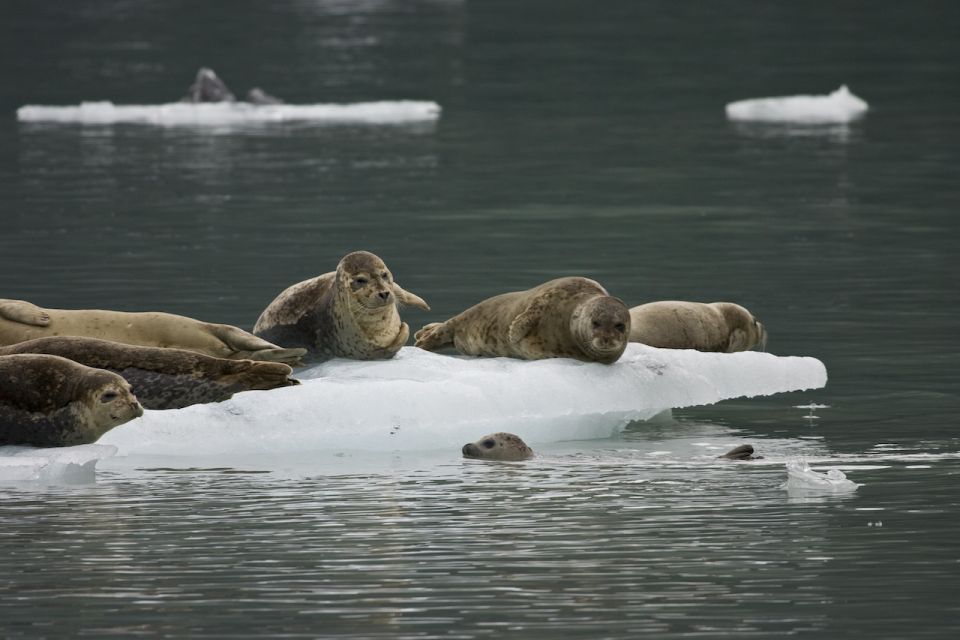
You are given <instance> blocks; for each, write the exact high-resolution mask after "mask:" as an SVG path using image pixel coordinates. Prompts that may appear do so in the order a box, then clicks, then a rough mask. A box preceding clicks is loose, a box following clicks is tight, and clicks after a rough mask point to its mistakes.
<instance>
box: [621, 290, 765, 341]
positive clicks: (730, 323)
mask: <svg viewBox="0 0 960 640" xmlns="http://www.w3.org/2000/svg"><path fill="white" fill-rule="evenodd" d="M630 342H640V343H642V344H645V345H649V346H651V347H659V348H661V349H696V350H697V351H718V352H722V353H733V352H735V351H747V350H749V349H753V348H754V347H757V346H759V347H760V348H761V349H765V348H766V345H767V331H766V329H764V327H763V325H762V324H761V323H760V322H758V321H757V319H756V318H755V317H754V316H753V314H752V313H750V312H749V311H747V310H746V309H745V308H743V307H741V306H740V305H738V304H734V303H732V302H711V303H702V302H682V301H676V300H666V301H661V302H649V303H647V304H641V305H639V306H636V307H633V308H632V309H630Z"/></svg>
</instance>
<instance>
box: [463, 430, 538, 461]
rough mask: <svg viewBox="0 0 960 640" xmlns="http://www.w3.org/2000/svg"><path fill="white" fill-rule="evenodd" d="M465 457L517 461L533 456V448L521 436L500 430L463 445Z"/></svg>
mask: <svg viewBox="0 0 960 640" xmlns="http://www.w3.org/2000/svg"><path fill="white" fill-rule="evenodd" d="M462 451H463V457H464V458H477V459H480V460H502V461H508V462H515V461H518V460H527V459H529V458H531V457H533V449H531V448H530V447H528V446H527V443H526V442H524V441H523V440H522V439H521V438H520V436H516V435H514V434H512V433H506V432H505V431H500V432H497V433H491V434H490V435H486V436H483V437H482V438H480V439H479V440H477V441H476V442H471V443H469V444H465V445H463V449H462Z"/></svg>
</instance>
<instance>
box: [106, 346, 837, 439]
mask: <svg viewBox="0 0 960 640" xmlns="http://www.w3.org/2000/svg"><path fill="white" fill-rule="evenodd" d="M296 376H297V377H298V378H299V379H300V380H302V381H303V384H301V385H300V386H297V387H287V388H283V389H274V390H271V391H251V392H245V393H240V394H237V395H235V396H234V397H233V398H232V399H231V400H228V401H226V402H222V403H218V404H208V405H195V406H192V407H187V408H185V409H179V410H174V411H147V412H146V414H145V415H144V416H143V417H142V418H138V419H136V420H134V421H132V422H129V423H127V424H125V425H121V426H120V427H117V428H116V429H113V430H112V431H110V432H108V433H107V434H106V435H105V436H104V437H103V438H101V439H100V442H101V443H105V444H112V445H115V446H117V447H118V448H119V450H120V454H121V455H128V454H143V455H153V454H156V455H167V454H170V455H209V454H211V453H214V454H258V453H293V452H303V451H350V450H363V451H398V450H431V449H433V450H435V449H450V448H453V450H459V448H460V447H461V446H462V445H463V443H464V442H471V441H473V440H476V439H477V438H478V437H480V436H482V435H484V434H486V433H491V432H494V431H510V432H513V433H517V434H519V435H520V436H521V437H522V438H523V439H524V440H526V441H527V442H528V443H530V444H537V443H544V442H559V441H565V440H586V439H594V438H608V437H611V436H613V435H615V434H617V433H618V432H619V431H620V430H621V429H622V428H623V427H624V426H626V425H627V424H628V423H629V422H631V421H634V420H646V419H648V418H651V417H653V416H655V415H656V414H658V413H660V412H662V411H664V410H667V409H670V408H678V407H688V406H694V405H704V404H712V403H715V402H719V401H720V400H724V399H727V398H735V397H742V396H759V395H770V394H774V393H780V392H784V391H795V390H801V389H813V388H819V387H822V386H823V385H824V384H826V380H827V373H826V368H825V367H824V366H823V363H822V362H820V361H819V360H817V359H815V358H799V357H778V356H774V355H771V354H768V353H757V352H743V353H732V354H720V353H701V352H697V351H688V350H669V349H654V348H652V347H647V346H644V345H640V344H631V345H629V346H628V348H627V351H626V353H625V354H624V356H623V357H622V358H621V359H620V361H619V362H617V363H616V364H613V365H601V364H594V363H584V362H578V361H575V360H568V359H552V360H539V361H534V362H527V361H521V360H513V359H509V358H488V359H480V358H462V357H453V356H447V355H438V354H434V353H429V352H426V351H423V350H421V349H417V348H413V347H405V348H403V349H402V350H401V351H400V353H399V354H398V355H397V356H396V357H395V358H394V359H393V360H388V361H374V362H360V361H349V360H333V361H330V362H327V363H324V364H322V365H319V366H316V367H314V368H311V369H308V370H306V371H303V372H300V373H298V374H296Z"/></svg>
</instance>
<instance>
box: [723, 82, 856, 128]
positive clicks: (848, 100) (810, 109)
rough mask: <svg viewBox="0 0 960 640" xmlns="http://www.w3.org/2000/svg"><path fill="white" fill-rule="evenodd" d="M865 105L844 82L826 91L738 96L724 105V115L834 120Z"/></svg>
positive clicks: (849, 118) (846, 119)
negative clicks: (838, 86) (783, 94)
mask: <svg viewBox="0 0 960 640" xmlns="http://www.w3.org/2000/svg"><path fill="white" fill-rule="evenodd" d="M867 109H868V105H867V103H866V102H865V101H863V100H862V99H860V98H858V97H857V96H855V95H854V94H853V93H851V92H850V90H849V89H848V88H847V86H846V85H843V86H841V87H840V88H839V89H837V90H836V91H834V92H833V93H830V94H828V95H798V96H783V97H774V98H754V99H750V100H738V101H737V102H731V103H729V104H728V105H727V107H726V110H727V118H729V119H730V120H735V121H745V122H779V123H789V122H793V123H801V124H838V123H846V122H851V121H853V120H856V119H857V118H859V117H861V116H863V114H864V113H866V111H867Z"/></svg>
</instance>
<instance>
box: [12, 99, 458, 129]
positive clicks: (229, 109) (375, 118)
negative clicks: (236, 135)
mask: <svg viewBox="0 0 960 640" xmlns="http://www.w3.org/2000/svg"><path fill="white" fill-rule="evenodd" d="M439 117H440V105H438V104H437V103H435V102H421V101H413V100H399V101H383V102H357V103H353V104H301V105H295V104H271V105H255V104H249V103H243V102H217V103H197V104H195V103H189V102H171V103H167V104H155V105H135V104H131V105H116V104H113V103H112V102H81V103H80V105H79V106H67V107H57V106H44V105H26V106H23V107H20V108H19V109H17V119H18V120H20V121H21V122H70V123H80V124H118V123H134V124H150V125H158V126H163V127H175V126H224V125H237V124H263V123H276V122H294V121H311V122H319V123H324V124H407V123H418V122H432V121H434V120H436V119H437V118H439Z"/></svg>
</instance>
